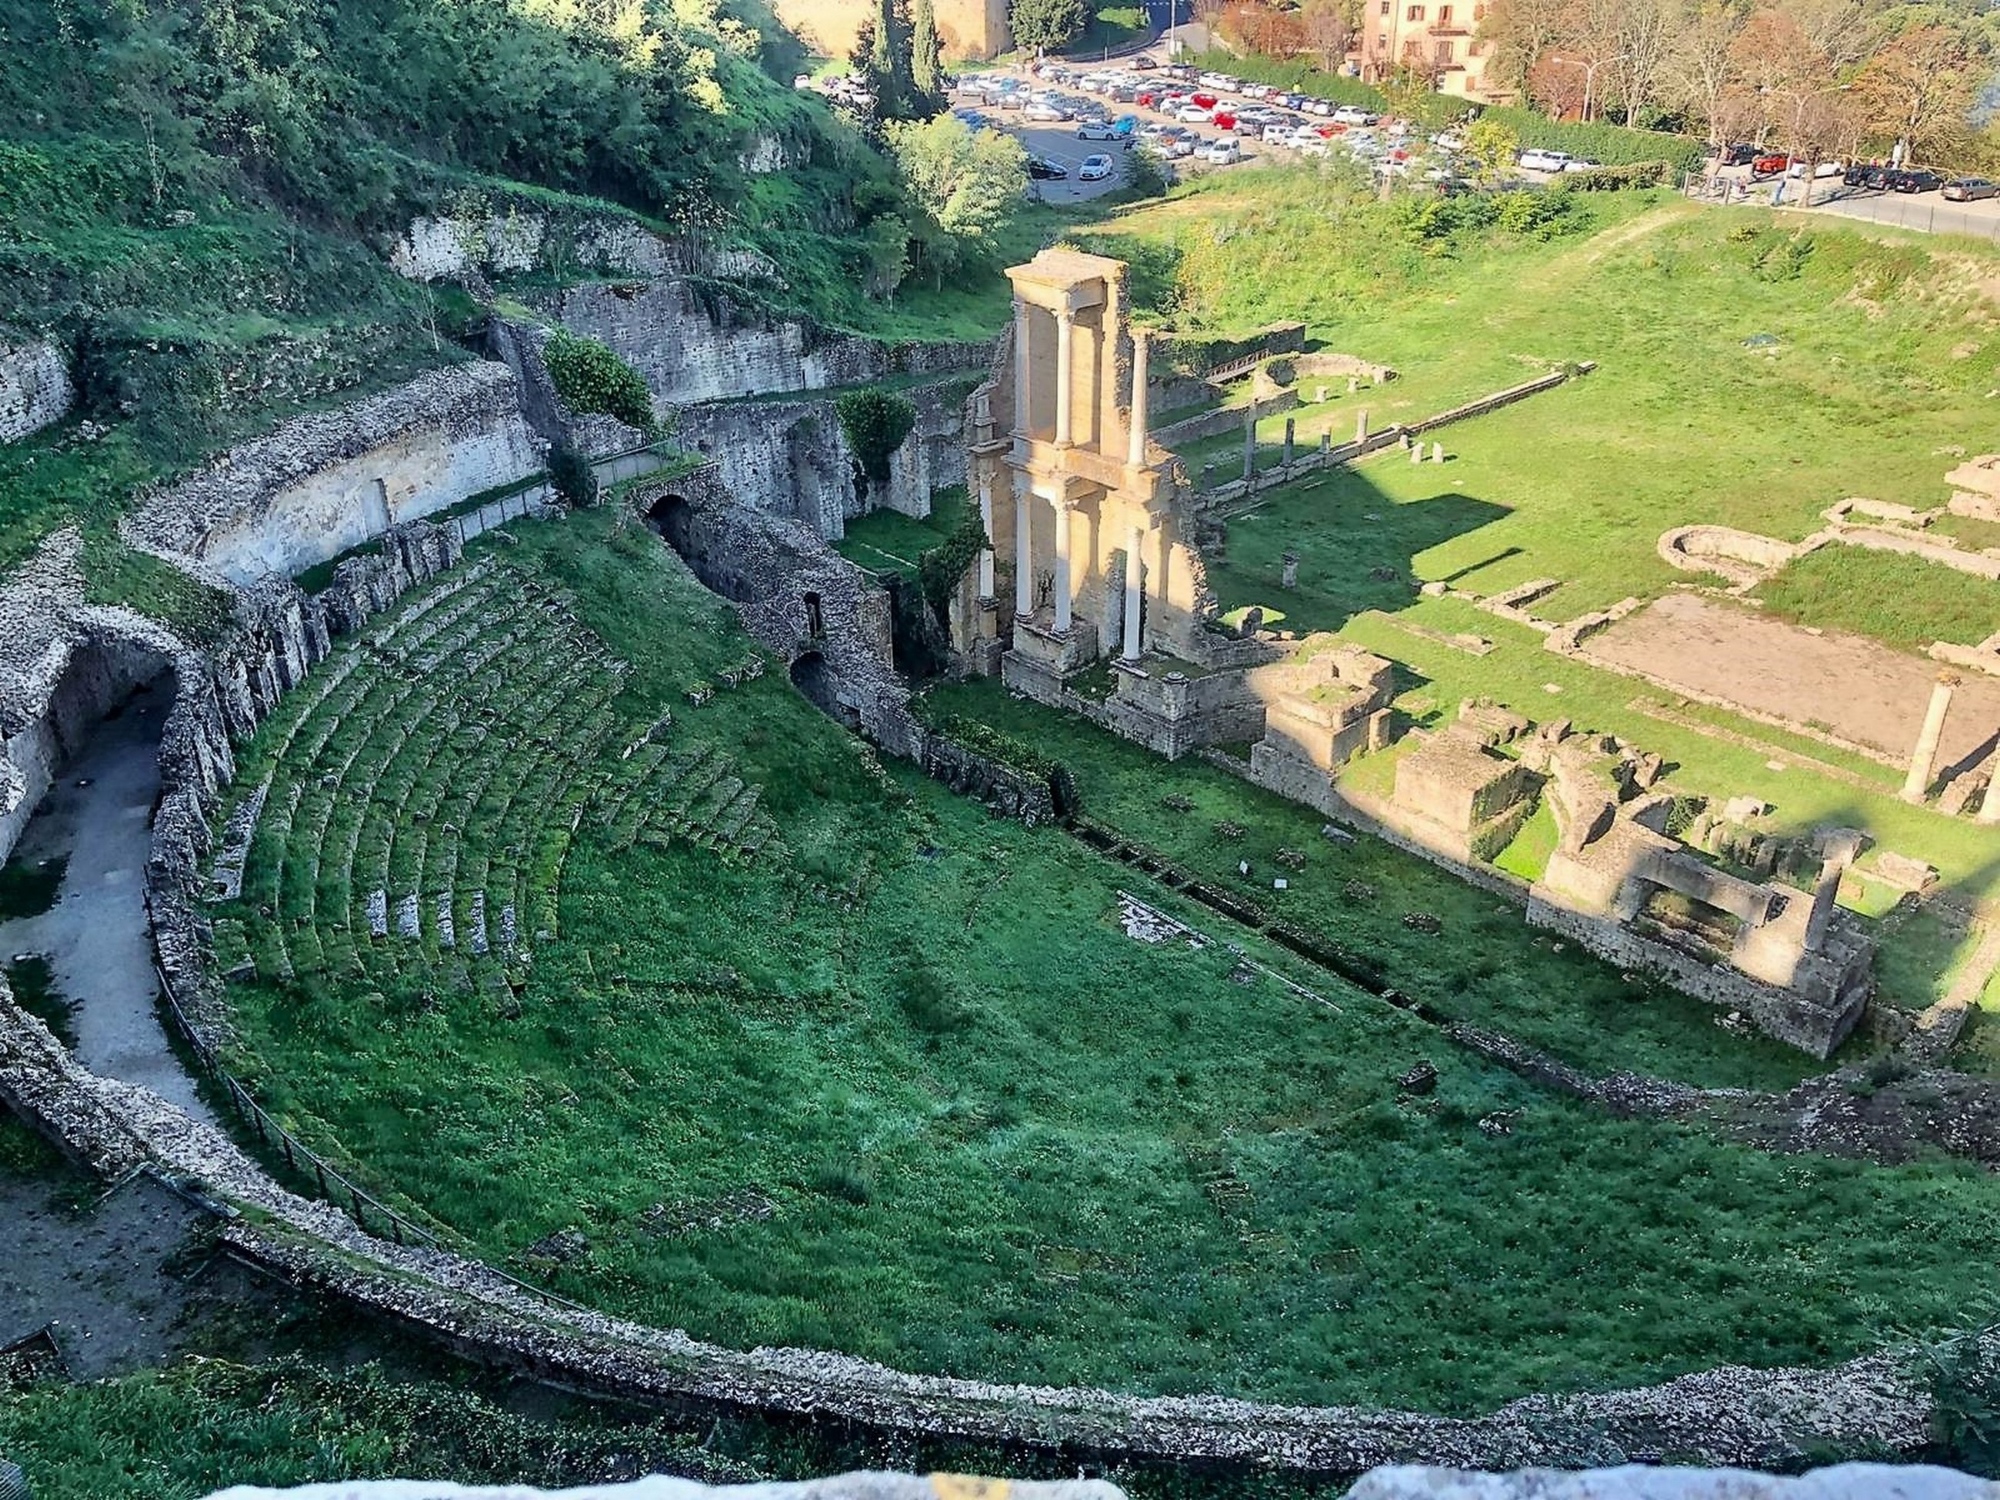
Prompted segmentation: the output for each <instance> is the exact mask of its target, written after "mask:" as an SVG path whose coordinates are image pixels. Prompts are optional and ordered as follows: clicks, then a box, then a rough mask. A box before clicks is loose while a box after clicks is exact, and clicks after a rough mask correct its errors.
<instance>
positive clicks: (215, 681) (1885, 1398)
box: [0, 527, 1932, 1474]
mask: <svg viewBox="0 0 2000 1500" xmlns="http://www.w3.org/2000/svg"><path fill="white" fill-rule="evenodd" d="M456 561H457V555H456V552H455V550H454V549H453V547H452V545H451V543H450V541H449V538H448V536H447V534H445V533H442V532H438V531H436V530H435V529H433V528H429V527H417V528H411V529H409V530H407V531H405V532H401V533H399V534H398V535H397V537H396V538H394V539H393V540H392V542H391V545H390V546H389V547H388V548H386V549H385V552H384V555H383V556H382V557H380V558H368V559H361V560H358V561H356V562H351V563H348V564H345V565H343V568H342V570H341V573H340V574H339V575H337V577H336V581H335V585H334V587H333V588H331V589H329V590H328V591H327V593H325V594H322V595H320V596H317V597H314V598H310V599H309V598H307V597H306V596H304V595H302V594H300V593H299V592H298V590H297V589H295V588H293V587H292V586H291V585H290V584H288V583H273V584H271V585H268V586H266V587H264V588H261V589H259V590H256V591H252V592H249V593H246V594H245V595H244V596H243V597H242V599H241V601H240V607H239V614H238V622H237V623H238V628H237V630H236V631H235V632H234V634H233V635H232V636H231V638H230V640H229V642H228V643H227V644H226V645H225V646H223V647H222V648H220V649H219V650H218V651H216V652H215V653H213V655H212V656H210V657H206V658H204V657H201V656H200V655H199V654H197V653H195V652H193V651H192V650H191V649H190V648H188V647H187V646H186V645H185V644H184V643H182V642H180V641H178V640H177V639H175V638H174V637H173V636H171V635H170V634H169V633H168V632H166V631H164V630H163V629H161V628H160V627H158V626H156V625H153V624H152V623H151V622H147V621H143V620H140V619H138V618H137V617H126V616H123V615H122V612H115V611H114V612H104V611H87V610H78V611H73V612H71V613H69V614H68V615H67V616H66V617H65V618H66V623H67V625H68V627H69V628H70V629H72V630H73V631H74V632H75V637H74V638H75V640H77V641H82V640H86V639H88V638H89V633H90V632H91V631H92V630H99V631H105V630H110V629H113V628H116V629H119V630H129V631H130V632H131V638H132V639H133V640H134V641H135V642H140V643H143V644H144V646H145V647H146V649H148V650H150V651H154V652H157V653H159V654H160V655H161V656H163V657H165V658H166V659H169V660H170V661H171V662H172V663H173V664H174V670H175V672H176V675H177V678H178V681H179V685H180V689H181V691H180V696H179V698H178V699H177V701H176V703H175V706H174V709H173V711H172V713H171V715H170V717H169V720H168V724H167V730H166V736H165V740H164V743H163V745H162V749H161V761H162V771H163V777H164V785H165V788H166V791H165V793H164V795H163V798H162V801H161V805H160V809H159V813H158V817H157V821H156V823H155V829H154V845H153V852H152V857H151V861H150V864H149V867H148V871H147V879H148V891H149V896H150V899H151V901H152V905H153V913H154V921H155V925H156V930H157V939H158V943H159V956H160V962H161V967H162V970H163V972H165V974H166V975H167V977H168V979H169V983H170V984H171V985H172V986H173V988H174V990H175V993H177V994H178V995H179V996H180V997H181V1000H182V1003H183V1006H184V1008H185V1009H186V1010H187V1012H188V1023H189V1025H190V1027H191V1029H192V1030H193V1031H194V1032H195V1033H196V1036H197V1039H198V1040H199V1041H201V1042H202V1044H203V1045H205V1046H208V1047H214V1046H216V1045H218V1044H221V1043H224V1042H226V1041H227V1033H226V1025H227V1022H226V1017H225V1015H224V1013H223V1010H222V1007H221V1006H220V1004H219V1003H217V1001H218V1000H219V996H218V995H217V991H216V988H215V984H214V981H213V980H212V979H211V977H210V971H209V966H208V963H207V954H208V944H207V936H208V933H207V927H206V923H205V922H204V920H203V918H202V916H201V913H200V910H199V905H198V901H199V891H200V889H201V875H202V866H203V863H204V861H205V858H206V855H207V851H208V817H209V814H210V813H211V812H212V810H213V807H214V803H215V799H216V796H217V794H218V792H219V791H220V789H221V788H222V787H223V786H224V785H225V784H226V783H227V781H228V780H229V778H230V777H231V776H232V775H233V774H234V769H235V762H234V755H233V751H232V748H231V746H232V744H233V743H234V742H235V741H236V740H238V739H240V738H241V737H243V736H245V735H247V734H249V733H250V732H251V731H252V730H254V728H255V727H256V725H257V723H258V722H259V721H260V720H261V719H262V718H263V717H264V715H265V714H267V713H268V712H269V711H270V708H271V706H272V705H273V704H275V703H276V701H277V700H278V698H279V697H280V696H281V695H282V694H283V693H284V692H285V691H287V690H288V689H289V688H290V687H292V686H294V685H296V683H297V682H298V681H299V680H300V679H301V678H302V677H303V676H304V674H305V672H306V671H307V670H309V669H310V667H311V666H312V665H313V664H314V663H315V662H316V661H318V660H319V659H321V658H322V657H324V656H325V654H326V652H327V650H328V648H329V645H330V641H331V638H332V636H333V635H334V634H336V633H338V631H339V630H342V629H351V628H354V626H355V625H357V624H358V623H359V622H360V621H361V620H363V619H365V618H366V617H367V615H368V614H371V613H373V612H374V611H375V610H377V609H379V608H381V607H383V605H384V604H386V603H387V602H388V601H389V600H391V599H393V598H394V597H395V596H396V595H397V594H399V593H401V592H402V591H403V590H404V589H406V588H408V587H410V586H411V585H412V584H414V583H416V582H419V581H421V580H422V579H423V578H426V577H429V576H431V575H432V574H433V573H435V572H436V571H439V570H441V569H443V568H447V567H450V566H451V565H452V564H454V563H455V562H456ZM112 616H116V617H117V618H115V619H114V618H111V617H112ZM190 1001H192V1002H193V1003H190ZM0 1098H4V1099H5V1100H6V1101H7V1102H8V1103H9V1104H10V1105H12V1106H13V1107H14V1108H16V1109H18V1110H19V1111H21V1112H22V1113H23V1114H24V1115H25V1116H26V1117H28V1118H29V1119H30V1120H32V1121H33V1122H35V1123H36V1124H37V1125H38V1126H39V1127H40V1128H41V1129H43V1130H44V1131H45V1132H46V1133H47V1134H48V1135H49V1136H50V1137H51V1138H53V1139H55V1140H56V1141H57V1142H59V1143H60V1144H61V1145H62V1146H63V1147H64V1148H65V1149H66V1150H67V1151H68V1152H69V1153H70V1154H71V1155H72V1156H74V1157H75V1158H77V1159H78V1160H80V1161H82V1162H84V1163H86V1164H87V1165H89V1166H90V1167H91V1168H92V1169H93V1170H94V1171H97V1172H99V1173H101V1174H104V1175H106V1176H115V1175H119V1174H121V1173H123V1172H126V1171H130V1170H133V1169H135V1168H139V1167H150V1168H152V1169H154V1170H157V1171H160V1172H162V1173H164V1174H167V1175H169V1176H171V1177H173V1178H175V1179H176V1180H179V1181H181V1182H183V1183H184V1184H187V1185H190V1186H195V1187H198V1188H200V1189H202V1190H203V1191H205V1192H207V1193H208V1194H210V1195H211V1196H213V1197H214V1198H216V1199H218V1200H220V1201H221V1202H223V1203H224V1204H226V1205H229V1206H231V1207H232V1208H235V1209H239V1210H240V1209H251V1210H255V1214H254V1216H253V1217H254V1219H255V1222H252V1218H249V1217H238V1218H236V1219H234V1220H232V1221H231V1222H230V1223H229V1224H228V1225H227V1226H226V1227H225V1229H224V1231H223V1237H224V1239H225V1240H226V1241H227V1242H228V1243H229V1244H230V1245H231V1246H233V1247H234V1249H235V1250H236V1251H237V1253H239V1254H242V1255H244V1256H246V1257H249V1258H251V1259H253V1260H255V1261H257V1262H259V1263H261V1264H263V1265H265V1266H268V1267H270V1268H271V1269H273V1270H275V1271H278V1272H279V1273H281V1274H283V1275H285V1276H286V1277H288V1278H289V1279H291V1280H293V1281H295V1282H297V1283H298V1284H300V1285H302V1286H306V1287H310V1288H316V1289H320V1290H323V1291H326V1292H328V1293H331V1294H333V1295H336V1296H340V1297H344V1298H346V1299H348V1300H350V1301H352V1302H354V1303H355V1304H357V1305H358V1306H360V1307H363V1308H365V1309H368V1310H371V1311H373V1312H375V1313H377V1314H380V1315H382V1316H385V1317H388V1318H390V1319H393V1320H395V1321H398V1322H400V1323H402V1324H404V1325H406V1326H408V1327H410V1328H411V1329H413V1330H417V1331H421V1332H422V1333H423V1334H425V1335H426V1336H428V1337H430V1338H433V1339H435V1340H437V1341H439V1342H442V1343H443V1344H445V1345H446V1346H448V1347H450V1348H452V1349H454V1350H456V1351H458V1352H460V1353H463V1354H465V1355H467V1356H469V1357H473V1358H477V1359H480V1360H483V1361H488V1362H499V1363H503V1364H506V1365H510V1366H512V1367H514V1368H517V1369H520V1370H522V1371H525V1372H528V1373H531V1374H534V1375H537V1376H540V1377H544V1378H548V1379H552V1380H556V1381H559V1382H562V1383H565V1384H571V1385H576V1386H580V1387H585V1388H590V1389H596V1390H601V1391H605V1392H610V1393H616V1394H619V1395H621V1396H625V1397H628V1398H630V1397H637V1398H642V1399H656V1400H668V1399H673V1400H684V1399H687V1398H695V1399H699V1400H705V1401H714V1402H720V1403H726V1404H729V1405H733V1406H741V1407H749V1408H754V1409H757V1410H760V1411H765V1412H771V1413H776V1414H787V1415H800V1416H814V1417H818V1416H832V1417H836V1418H839V1419H842V1420H848V1421H856V1422H862V1423H866V1424H869V1425H873V1426H878V1427H887V1428H902V1429H911V1430H917V1431H922V1432H925V1433H928V1434H934V1435H939V1436H945V1437H956V1438H963V1439H968V1440H975V1441H981V1442H1004V1443H1018V1444H1024V1445H1032V1446H1036V1447H1044V1448H1046V1447H1058V1448H1072V1449H1087V1450H1092V1451H1113V1452H1119V1453H1125V1454H1132V1455H1136V1456H1141V1457H1149V1458H1158V1459H1167V1460H1195V1461H1216V1460H1222V1461H1238V1462H1246V1463H1252V1464H1258V1465H1277V1466H1285V1467H1294V1468H1300V1469H1307V1470H1314V1471H1325V1472H1334V1473H1343V1474H1347V1473H1359V1472H1361V1471H1363V1470H1365V1469H1368V1468H1371V1467H1373V1466H1376V1465H1378V1464H1383V1463H1389V1462H1396V1461H1418V1462H1426V1463H1439V1464H1456V1465H1464V1466H1474V1467H1482V1468H1492V1467H1509V1466H1516V1465H1521V1464H1527V1463H1534V1462H1558V1463H1567V1464H1577V1463H1585V1462H1606V1461H1617V1460H1623V1459H1633V1460H1641V1461H1644V1460H1657V1459H1660V1458H1664V1457H1678V1458H1684V1459H1689V1460H1693V1461H1697V1462H1702V1463H1709V1464H1721V1463H1745V1464H1757V1465H1778V1464H1785V1463H1788V1462H1793V1461H1796V1459H1797V1458H1798V1457H1799V1456H1800V1455H1801V1454H1802V1453H1804V1452H1807V1451H1827V1450H1854V1449H1858V1448H1872V1449H1876V1450H1880V1449H1893V1450H1900V1451H1911V1450H1914V1449H1916V1448H1918V1447H1920V1446H1922V1445H1923V1444H1924V1443H1925V1442H1927V1441H1928V1439H1929V1436H1930V1429H1931V1417H1932V1404H1931V1401H1930V1398H1929V1396H1928V1395H1927V1394H1926V1392H1925V1391H1924V1390H1922V1389H1921V1388H1919V1387H1918V1386H1917V1385H1915V1384H1914V1383H1913V1382H1912V1381H1911V1380H1910V1379H1909V1378H1908V1376H1907V1375H1906V1374H1905V1373H1904V1361H1903V1360H1902V1358H1901V1357H1900V1356H1898V1355H1895V1354H1877V1355H1871V1356H1868V1357H1865V1358H1862V1359H1858V1360H1854V1361H1851V1362H1849V1363H1848V1364H1845V1365H1842V1366H1839V1367H1837V1368H1834V1369H1831V1370H1803V1369H1780V1370H1752V1369H1748V1368H1744V1367H1740V1366H1729V1367H1725V1368H1722V1369H1717V1370H1710V1371H1705V1372H1702V1373H1699V1374H1694V1375H1688V1376H1684V1377H1682V1378H1680V1379H1677V1380H1673V1381H1669V1382H1667V1383H1665V1384H1662V1385H1656V1386H1651V1387H1647V1388H1644V1389H1640V1390H1631V1391H1620V1392H1611V1393H1607V1394H1595V1395H1584V1396H1576V1397H1539V1396H1538V1397H1530V1398H1527V1399H1525V1400H1522V1401H1517V1402H1514V1403H1511V1404H1510V1405H1508V1406H1506V1407H1503V1408H1501V1409H1500V1410H1499V1411H1496V1412H1494V1413H1492V1414H1490V1415H1488V1416H1484V1417H1477V1418H1472V1419H1466V1420H1459V1419H1453V1418H1445V1417H1435V1416H1429V1415H1425V1414H1422V1413H1415V1412H1397V1411H1369V1410H1363V1409H1359V1408H1353V1407H1300V1406H1283V1405H1272V1404H1266V1403H1259V1402H1250V1401H1240V1400H1233V1399H1228V1398H1224V1397H1219V1396H1177V1397H1142V1396H1130V1395H1123V1394H1119V1393H1116V1392H1111V1391H1105V1390H1097V1389H1089V1388H1082V1389H1077V1388H1057V1387H1047V1386H1025V1385H1006V1384H996V1383H990V1382H985V1381H975V1380H961V1379H954V1378H950V1377H944V1376H929V1375H914V1374H909V1373H906V1372H902V1371H898V1370H893V1369H890V1368H887V1367H885V1366H882V1365H879V1364H875V1363H872V1362H870V1361H866V1360H861V1359H855V1358H852V1357H849V1356H846V1355H841V1354H836V1353H829V1352H823V1351H816V1350H807V1349H784V1348H779V1349H770V1348H761V1349H752V1350H735V1349H726V1348H722V1347H720V1346H717V1345H714V1344H709V1343H704V1342H702V1341H700V1340H697V1339H693V1338H690V1337H689V1336H687V1335H686V1334H684V1333H681V1332H678V1331H670V1330H662V1329H657V1328H651V1327H646V1326H644V1325H641V1324H636V1323H632V1322H628V1321H625V1320H622V1319H618V1318H613V1317H609V1316H606V1315H604V1314H600V1313H595V1312H591V1311H589V1310H586V1309H582V1308H574V1307H569V1306H566V1305H556V1304H553V1303H550V1302H545V1301H542V1300H540V1299H538V1298H536V1297H535V1296H534V1295H533V1294H532V1293H531V1292H529V1291H527V1290H525V1289H523V1288H522V1287H521V1286H520V1285H519V1284H518V1283H513V1282H510V1281H508V1280H506V1279H504V1278H503V1277H501V1276H500V1275H499V1274H498V1273H496V1272H494V1271H492V1270H490V1269H489V1268H487V1267H486V1266H484V1265H482V1264H480V1263H479V1262H477V1261H476V1260H472V1259H470V1258H467V1257H464V1256H461V1255H457V1254H454V1253H451V1252H448V1251H442V1250H438V1249H434V1248H425V1247H419V1246H405V1245H397V1244H391V1243H388V1242H385V1241H383V1240H379V1239H376V1238H374V1237H372V1236H370V1235H368V1234H366V1233H365V1232H363V1231H362V1230H361V1229H360V1228H359V1227H358V1226H357V1225H356V1224H355V1223H354V1222H353V1221H352V1220H351V1219H349V1218H347V1217H346V1216H345V1215H344V1214H343V1213H341V1212H340V1211H339V1210H337V1209H335V1208H333V1207H331V1206H329V1205H327V1204H324V1203H319V1202H314V1201H310V1200H308V1199H305V1198H302V1197H300V1196H298V1195H297V1194H295V1193H292V1192H290V1191H288V1190H286V1189H285V1188H283V1187H282V1186H280V1185H279V1184H278V1183H277V1182H276V1181H275V1180H274V1179H273V1178H272V1177H271V1175H270V1174H269V1173H267V1172H266V1171H265V1170H264V1169H263V1167H262V1166H261V1165H259V1164H258V1163H257V1162H256V1161H255V1160H253V1159H252V1158H251V1157H249V1156H248V1155H247V1154H245V1153H244V1152H243V1151H242V1150H241V1149H239V1148H238V1147H237V1145H236V1144H235V1142H234V1141H232V1140H231V1139H229V1137H227V1136H226V1135H224V1134H223V1133H221V1132H219V1131H217V1130H215V1129H213V1128H211V1127H208V1126H206V1125H202V1124H200V1123H198V1122H196V1121H193V1120H191V1119H189V1118H188V1116H187V1115H185V1114H183V1113H182V1112H181V1111H179V1110H177V1109H175V1108H174V1107H173V1106H171V1105H169V1104H167V1103H165V1102H164V1101H163V1100H161V1099H160V1098H158V1097H157V1096H156V1095H153V1094H151V1093H149V1092H148V1091H146V1090H144V1089H140V1088H137V1087H134V1086H132V1085H128V1084H122V1083H118V1082H114V1081H112V1080H108V1079H104V1078H99V1077H97V1076H95V1075H93V1074H91V1073H90V1072H88V1071H87V1070H85V1069H84V1068H83V1067H81V1066H80V1065H79V1064H78V1063H77V1061H76V1060H75V1058H74V1057H73V1056H71V1054H70V1053H69V1052H68V1051H67V1050H66V1049H65V1048H63V1047H62V1046H61V1045H60V1043H58V1042H57V1041H56V1040H55V1038H54V1037H53V1036H52V1035H51V1034H50V1033H49V1031H48V1030H47V1028H46V1027H44V1026H43V1025H42V1024H41V1023H40V1022H39V1021H37V1020H35V1019H34V1018H33V1017H31V1016H29V1015H27V1014H26V1012H24V1011H22V1010H21V1009H20V1008H19V1007H18V1006H16V1005H15V1004H14V1003H13V1001H12V997H11V995H9V994H8V993H7V992H6V989H5V986H4V983H0Z"/></svg>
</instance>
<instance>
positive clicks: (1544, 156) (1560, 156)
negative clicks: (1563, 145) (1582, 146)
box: [1514, 146, 1571, 172]
mask: <svg viewBox="0 0 2000 1500" xmlns="http://www.w3.org/2000/svg"><path fill="white" fill-rule="evenodd" d="M1514 159H1515V160H1516V161H1518V162H1519V163H1520V164H1521V165H1522V166H1524V167H1526V168H1527V169H1528V170H1529V171H1530V172H1560V171H1562V170H1563V168H1565V167H1567V166H1568V165H1569V164H1570V159H1571V158H1570V154H1569V153H1568V152H1567V151H1545V150H1543V149H1542V148H1541V147H1539V146H1535V147H1531V148H1530V149H1528V150H1526V151H1523V152H1522V153H1521V154H1520V155H1519V156H1517V157H1515V158H1514Z"/></svg>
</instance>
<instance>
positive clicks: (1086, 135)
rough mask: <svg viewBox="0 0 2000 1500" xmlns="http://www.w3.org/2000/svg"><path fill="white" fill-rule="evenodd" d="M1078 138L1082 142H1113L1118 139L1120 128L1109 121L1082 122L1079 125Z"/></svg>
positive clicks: (1077, 128) (1077, 129)
mask: <svg viewBox="0 0 2000 1500" xmlns="http://www.w3.org/2000/svg"><path fill="white" fill-rule="evenodd" d="M1076 138H1077V139H1078V140H1080V141H1113V140H1116V139H1117V138H1118V128H1117V127H1116V126H1115V125H1113V124H1112V123H1111V122H1110V121H1109V120H1082V121H1079V122H1078V124H1077V127H1076Z"/></svg>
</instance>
